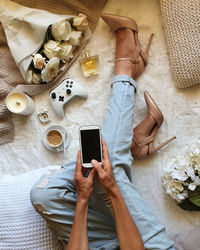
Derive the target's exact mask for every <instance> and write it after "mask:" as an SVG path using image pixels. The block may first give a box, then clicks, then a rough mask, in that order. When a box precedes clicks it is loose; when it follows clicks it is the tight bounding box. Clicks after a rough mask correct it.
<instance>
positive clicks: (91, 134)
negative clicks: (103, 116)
mask: <svg viewBox="0 0 200 250" xmlns="http://www.w3.org/2000/svg"><path fill="white" fill-rule="evenodd" d="M80 133H81V147H82V158H83V159H82V161H83V163H90V162H91V160H93V159H94V160H97V161H98V162H101V146H100V143H101V142H100V134H99V133H100V130H99V129H91V130H81V131H80Z"/></svg>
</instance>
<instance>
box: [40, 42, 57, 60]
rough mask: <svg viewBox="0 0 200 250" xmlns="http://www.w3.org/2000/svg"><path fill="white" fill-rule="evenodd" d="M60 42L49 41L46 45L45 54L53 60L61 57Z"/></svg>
mask: <svg viewBox="0 0 200 250" xmlns="http://www.w3.org/2000/svg"><path fill="white" fill-rule="evenodd" d="M59 45H60V42H56V41H53V40H49V41H48V42H47V43H45V44H44V50H43V52H44V54H45V55H46V56H47V57H48V58H49V59H51V58H52V57H59V56H58V55H59V52H60V50H61V48H60V46H59Z"/></svg>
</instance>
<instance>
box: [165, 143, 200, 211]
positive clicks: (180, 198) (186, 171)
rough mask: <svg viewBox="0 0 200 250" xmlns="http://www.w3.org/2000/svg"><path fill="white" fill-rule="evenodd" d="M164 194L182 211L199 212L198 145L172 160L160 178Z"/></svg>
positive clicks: (199, 162)
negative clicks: (174, 201) (176, 203)
mask: <svg viewBox="0 0 200 250" xmlns="http://www.w3.org/2000/svg"><path fill="white" fill-rule="evenodd" d="M162 182H163V186H164V188H165V190H166V193H167V194H168V195H170V196H171V197H172V198H173V199H174V200H176V201H177V202H178V206H180V207H181V208H183V209H184V210H190V211H195V210H196V211H197V210H200V143H196V144H195V145H193V146H192V147H190V148H189V150H187V151H186V152H185V153H184V154H182V155H179V156H177V157H176V158H174V159H173V160H172V162H171V163H170V164H169V166H168V167H167V168H165V169H164V174H163V176H162Z"/></svg>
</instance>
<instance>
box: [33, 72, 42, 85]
mask: <svg viewBox="0 0 200 250" xmlns="http://www.w3.org/2000/svg"><path fill="white" fill-rule="evenodd" d="M32 82H33V83H35V84H40V83H41V75H40V74H36V73H34V72H33V75H32Z"/></svg>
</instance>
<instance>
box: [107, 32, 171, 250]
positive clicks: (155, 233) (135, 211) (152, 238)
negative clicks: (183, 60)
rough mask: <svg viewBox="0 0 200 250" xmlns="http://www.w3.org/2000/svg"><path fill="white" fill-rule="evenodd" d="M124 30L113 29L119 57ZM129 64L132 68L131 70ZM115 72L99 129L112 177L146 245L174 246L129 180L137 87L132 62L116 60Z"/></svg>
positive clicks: (153, 247) (152, 246) (157, 246)
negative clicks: (106, 148) (107, 152)
mask: <svg viewBox="0 0 200 250" xmlns="http://www.w3.org/2000/svg"><path fill="white" fill-rule="evenodd" d="M124 32H125V31H124V30H120V31H119V32H118V33H117V32H116V33H117V34H116V40H117V39H120V43H121V45H120V46H119V43H116V45H118V46H119V49H118V48H117V47H116V53H118V55H117V57H120V56H121V55H120V53H124V52H123V51H122V52H120V48H123V47H125V46H126V45H125V44H124V45H123V43H126V42H127V39H125V40H124V39H123V37H125V36H124V35H125V34H124ZM129 33H130V32H129ZM127 35H130V34H127ZM123 57H124V56H123ZM140 59H141V58H140ZM119 63H120V65H119ZM130 67H132V68H133V71H132V73H131V70H130ZM142 68H143V69H144V65H143V64H142V62H141V61H140V69H141V72H142V71H143V70H142ZM123 72H127V74H129V76H124V75H119V73H123ZM115 73H116V76H115V77H114V79H113V86H112V93H111V98H110V101H109V104H108V108H107V112H106V117H105V122H104V126H103V131H102V134H103V137H104V140H105V141H106V144H107V147H108V151H109V154H110V159H111V162H112V166H113V172H114V175H115V179H116V181H117V184H118V186H119V188H120V191H121V193H122V195H123V197H124V200H125V202H126V205H127V207H128V210H129V212H130V214H131V216H132V218H133V219H134V221H135V223H136V225H137V227H138V229H139V231H140V233H141V235H142V238H143V241H144V244H145V248H146V249H173V242H172V241H170V240H169V239H168V238H167V236H166V233H165V229H164V227H163V226H161V225H160V223H159V222H158V220H157V218H156V217H155V215H154V214H153V213H152V211H151V210H150V208H149V207H148V205H147V204H146V203H145V201H144V200H143V199H142V198H141V196H140V194H139V193H138V191H137V189H136V187H135V186H134V184H132V183H131V164H132V156H131V152H130V145H131V142H132V132H133V127H132V126H133V106H134V95H135V92H136V91H135V90H136V88H137V87H136V83H135V81H134V80H133V79H132V78H131V77H130V76H131V74H132V76H133V77H134V65H130V64H125V65H124V62H118V65H115Z"/></svg>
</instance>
